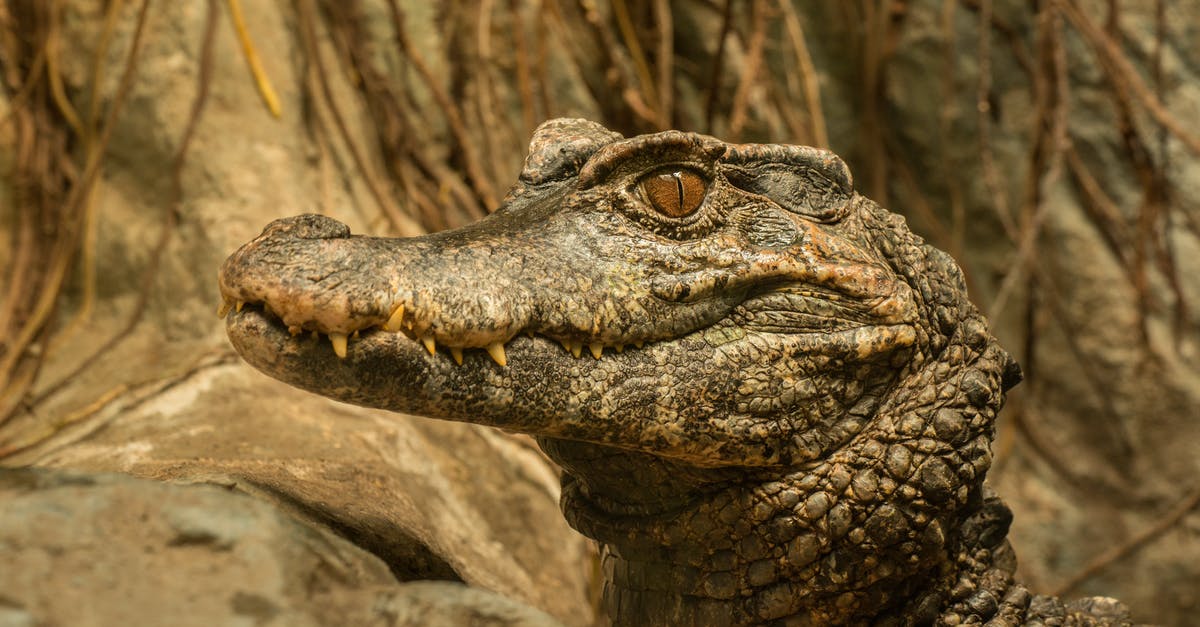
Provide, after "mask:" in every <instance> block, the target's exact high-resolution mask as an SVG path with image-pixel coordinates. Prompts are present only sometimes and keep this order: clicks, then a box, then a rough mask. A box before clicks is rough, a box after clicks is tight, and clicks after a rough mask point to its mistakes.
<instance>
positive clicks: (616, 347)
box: [613, 344, 625, 353]
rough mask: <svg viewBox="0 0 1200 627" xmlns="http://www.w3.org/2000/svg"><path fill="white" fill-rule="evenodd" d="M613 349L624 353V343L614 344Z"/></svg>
mask: <svg viewBox="0 0 1200 627" xmlns="http://www.w3.org/2000/svg"><path fill="white" fill-rule="evenodd" d="M613 349H614V350H616V351H617V352H618V353H624V352H625V345H624V344H617V345H616V346H614V347H613Z"/></svg>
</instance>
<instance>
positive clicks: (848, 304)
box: [220, 120, 1017, 623]
mask: <svg viewBox="0 0 1200 627" xmlns="http://www.w3.org/2000/svg"><path fill="white" fill-rule="evenodd" d="M220 288H221V294H222V296H223V298H224V301H225V306H224V307H223V310H224V311H228V310H230V309H233V308H236V309H237V312H236V313H232V314H231V315H229V316H228V318H227V330H228V333H229V337H230V339H231V340H232V342H233V344H234V346H235V347H236V348H237V350H238V352H239V353H240V354H241V355H242V356H243V357H244V358H245V359H246V360H247V361H248V362H250V363H251V364H253V365H254V366H255V367H257V368H259V369H261V370H263V371H264V372H266V373H268V374H270V375H271V376H273V377H276V378H278V379H281V380H283V381H286V382H288V383H290V384H292V385H295V386H298V387H300V388H303V389H306V390H310V391H313V392H316V393H318V394H322V395H325V396H329V397H332V398H335V399H338V400H342V401H346V402H350V403H356V404H361V405H367V406H372V407H381V408H386V409H391V410H395V411H400V412H407V413H413V414H418V415H423V416H429V417H434V418H443V419H449V420H459V421H466V422H472V423H478V424H485V425H492V426H497V427H502V428H505V429H508V430H513V431H519V432H524V433H529V434H532V435H535V436H537V437H538V438H539V442H540V443H541V445H542V447H543V448H544V449H545V450H546V451H547V453H549V454H550V455H551V456H552V457H553V458H554V459H556V460H557V461H559V463H560V464H562V466H563V467H564V470H565V477H564V496H563V508H564V512H565V513H566V515H567V516H568V520H570V522H571V523H572V524H573V525H575V526H576V527H577V528H578V529H580V530H581V531H583V532H584V533H585V534H587V535H590V536H592V537H594V538H597V539H599V540H600V541H602V542H603V543H605V545H606V546H607V547H608V555H607V558H606V560H607V567H608V570H609V583H608V588H607V592H606V596H607V597H608V599H609V601H608V602H609V605H610V612H611V613H612V614H613V615H614V617H615V619H616V620H618V622H620V621H623V620H628V621H634V622H637V621H645V620H650V621H651V622H664V621H665V622H672V621H675V622H678V621H682V620H685V619H686V620H694V621H701V620H702V619H703V617H704V616H708V615H712V616H718V615H719V616H723V617H733V618H732V619H728V618H726V619H723V620H733V621H734V622H747V623H753V622H759V621H765V620H772V619H777V618H782V617H787V616H804V617H807V619H809V620H816V621H826V622H837V621H851V620H860V619H863V618H864V617H867V616H874V615H875V614H877V613H878V612H880V611H882V609H887V608H892V609H895V608H897V607H910V606H913V607H915V605H914V604H922V603H923V604H924V605H925V606H929V605H930V604H931V603H933V604H934V606H936V607H941V605H938V603H942V604H944V603H949V600H947V598H944V597H946V594H948V593H947V590H948V589H949V587H950V584H952V583H953V582H954V580H955V577H957V575H956V573H957V567H953V566H947V564H951V563H954V560H955V559H958V558H956V557H955V556H956V555H958V554H959V553H962V551H963V550H962V549H961V546H960V545H961V541H960V536H962V533H961V531H960V528H961V527H962V525H963V521H964V520H966V519H967V518H968V517H969V516H972V515H975V514H976V513H977V512H978V511H980V508H981V505H980V503H981V502H982V497H981V494H982V491H981V484H982V478H983V473H984V471H985V470H986V468H987V466H988V464H989V463H990V453H989V450H988V441H989V437H990V435H991V426H992V418H993V415H994V412H995V411H996V409H998V407H999V405H1000V403H1001V402H1002V398H1003V388H1004V387H1006V385H1007V384H1010V383H1012V382H1014V381H1015V380H1016V376H1017V375H1016V374H1015V373H1016V370H1015V367H1014V366H1013V365H1012V362H1011V360H1009V358H1008V356H1007V355H1006V354H1005V353H1004V352H1003V351H1002V350H1000V349H999V348H998V347H997V346H996V344H995V342H994V340H993V339H992V338H991V336H990V335H988V333H987V332H986V328H985V324H984V322H983V320H982V319H981V318H980V316H979V314H978V313H977V312H976V311H975V309H974V308H973V307H972V306H971V305H970V304H969V302H968V301H967V299H966V294H965V289H964V287H963V281H962V278H961V274H960V272H959V270H958V268H957V266H956V265H955V264H954V263H953V261H952V260H950V258H949V257H948V256H947V255H945V254H944V253H941V252H940V251H937V250H936V249H933V248H931V247H929V246H926V245H924V244H923V243H922V242H921V240H920V239H919V238H917V237H916V236H914V235H912V234H911V233H910V232H909V231H908V230H907V229H906V228H905V226H904V222H903V220H902V219H901V218H900V217H899V216H896V215H894V214H891V213H888V212H887V211H885V210H883V209H881V208H880V207H878V206H877V205H876V204H874V203H872V202H871V201H869V200H867V199H865V198H863V197H862V196H859V195H858V194H856V193H854V191H853V189H852V184H851V178H850V174H849V172H848V170H847V168H846V166H845V165H844V164H843V163H842V161H841V160H840V159H838V158H837V157H836V156H834V155H833V154H832V153H829V152H824V151H820V150H816V149H812V148H806V147H797V146H781V145H732V144H727V143H724V142H721V141H719V140H716V139H714V138H711V137H707V136H703V135H696V134H691V133H681V132H676V131H668V132H664V133H658V134H654V135H645V136H639V137H634V138H630V139H625V138H622V137H620V136H619V135H617V134H615V133H613V132H611V131H608V130H606V129H604V128H603V127H601V126H599V125H597V124H594V123H591V122H586V121H583V120H553V121H550V122H547V123H546V124H543V125H542V126H541V127H540V128H539V129H538V130H537V132H536V133H535V135H534V138H533V141H532V144H531V147H530V153H529V156H528V157H527V159H526V162H525V167H524V170H523V172H522V174H521V177H520V179H519V181H518V183H517V184H516V185H515V186H514V188H513V189H512V190H511V191H510V192H509V194H508V196H507V197H506V198H505V201H504V203H503V206H502V207H500V208H499V209H498V210H497V211H496V212H495V213H493V214H492V215H490V216H489V217H487V218H486V219H484V220H481V221H480V222H478V223H476V224H473V225H470V226H467V227H464V228H461V229H457V230H453V231H447V232H442V233H436V234H432V235H427V236H422V237H415V238H407V239H388V238H379V237H366V236H357V235H351V234H350V232H349V229H348V228H347V227H346V226H344V225H342V224H340V223H338V222H336V221H334V220H331V219H329V218H325V217H322V216H316V215H307V216H299V217H295V218H288V219H283V220H277V221H276V222H273V223H272V224H270V225H268V226H267V228H266V229H265V230H264V231H263V233H262V235H260V236H259V237H258V238H256V239H255V240H253V241H252V242H250V243H248V244H246V245H245V246H243V247H242V248H241V249H240V250H238V251H237V252H236V253H234V254H233V255H232V256H231V257H230V258H229V259H228V260H227V261H226V262H225V264H224V266H223V267H222V269H221V273H220ZM1000 536H1001V538H1002V536H1003V533H1001V534H1000ZM985 548H988V547H985ZM959 558H961V556H959ZM652 575H653V576H652ZM926 576H928V577H930V578H928V579H922V578H923V577H926ZM914 578H915V579H914ZM935 588H936V589H935ZM931 590H932V592H931ZM935 593H936V594H935ZM938 594H940V595H941V596H937V595H938ZM930 595H933V596H930ZM934 597H936V598H937V599H940V601H937V602H931V601H929V599H930V598H934ZM664 599H665V600H664ZM943 602H944V603H943Z"/></svg>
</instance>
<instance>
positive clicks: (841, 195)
mask: <svg viewBox="0 0 1200 627" xmlns="http://www.w3.org/2000/svg"><path fill="white" fill-rule="evenodd" d="M720 167H721V172H722V174H724V175H725V178H726V179H728V180H729V182H730V183H732V184H733V185H734V186H736V187H739V188H741V189H743V190H746V191H748V192H751V193H754V194H759V195H761V196H766V197H767V198H769V199H771V200H772V201H774V202H775V203H776V204H778V205H779V206H780V207H783V208H784V209H786V210H788V211H790V212H792V213H795V214H798V215H801V216H804V217H806V218H809V219H812V220H818V221H821V222H833V221H836V220H838V219H840V218H841V217H842V213H843V211H844V210H845V208H846V207H847V206H849V203H850V199H851V198H852V197H853V195H854V183H853V180H852V179H851V177H850V169H849V168H847V167H846V164H845V162H843V161H842V160H841V159H840V158H839V157H838V156H837V155H835V154H833V153H832V152H829V151H827V150H820V149H818V148H811V147H809V146H776V145H761V144H744V145H741V146H731V147H730V149H729V151H728V152H727V153H726V155H725V157H724V158H723V159H722V160H721V166H720Z"/></svg>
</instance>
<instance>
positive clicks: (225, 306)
mask: <svg viewBox="0 0 1200 627" xmlns="http://www.w3.org/2000/svg"><path fill="white" fill-rule="evenodd" d="M230 309H233V302H232V301H229V300H223V301H221V306H220V307H217V317H218V318H224V317H225V316H227V315H229V310H230Z"/></svg>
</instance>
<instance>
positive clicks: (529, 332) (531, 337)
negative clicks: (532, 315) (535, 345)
mask: <svg viewBox="0 0 1200 627" xmlns="http://www.w3.org/2000/svg"><path fill="white" fill-rule="evenodd" d="M525 337H527V338H529V339H531V340H532V339H533V331H526V332H525Z"/></svg>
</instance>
